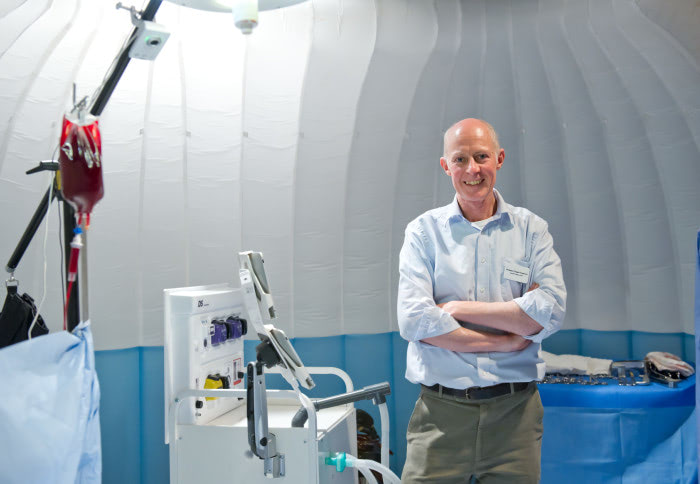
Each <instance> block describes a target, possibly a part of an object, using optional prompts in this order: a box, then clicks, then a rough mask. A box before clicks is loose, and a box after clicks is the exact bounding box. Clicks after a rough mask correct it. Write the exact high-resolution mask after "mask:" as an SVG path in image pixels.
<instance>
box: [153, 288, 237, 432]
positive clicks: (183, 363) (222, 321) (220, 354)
mask: <svg viewBox="0 0 700 484" xmlns="http://www.w3.org/2000/svg"><path fill="white" fill-rule="evenodd" d="M164 292H165V328H164V329H165V347H164V358H165V405H166V412H165V414H166V417H167V415H168V407H169V405H170V403H171V402H172V399H174V398H175V397H176V396H177V395H178V393H179V392H182V391H184V390H188V389H218V388H221V389H227V388H240V389H243V386H244V384H243V373H244V372H245V368H244V364H243V339H244V336H245V335H246V334H247V333H248V321H247V318H246V315H245V314H244V308H243V303H242V299H241V294H240V289H237V288H233V287H231V286H229V285H228V284H220V285H214V286H197V287H186V288H177V289H166V290H165V291H164ZM241 404H242V402H241V401H239V400H238V399H235V398H215V397H207V398H198V399H191V401H188V402H186V403H183V404H182V405H180V410H179V412H180V414H179V415H178V422H179V423H180V424H205V423H207V422H210V421H211V420H213V419H214V418H216V417H218V416H220V415H222V414H224V413H226V412H228V411H230V410H233V409H234V408H236V407H237V406H239V405H241ZM166 428H167V421H166Z"/></svg>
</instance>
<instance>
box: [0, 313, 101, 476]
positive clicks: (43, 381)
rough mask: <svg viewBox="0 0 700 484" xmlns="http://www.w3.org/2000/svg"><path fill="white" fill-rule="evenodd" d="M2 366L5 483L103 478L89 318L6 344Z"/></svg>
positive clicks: (1, 468) (1, 467) (0, 454)
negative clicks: (71, 326)
mask: <svg viewBox="0 0 700 484" xmlns="http://www.w3.org/2000/svg"><path fill="white" fill-rule="evenodd" d="M0 368H1V369H2V371H0V396H1V398H0V435H1V436H2V438H1V439H0V482H2V483H7V484H10V483H43V482H52V483H61V484H62V483H65V484H68V483H71V484H72V483H85V484H87V483H99V482H101V474H102V457H101V447H100V422H99V403H100V388H99V383H98V381H97V374H96V373H95V356H94V350H93V343H92V333H91V332H90V323H89V322H83V323H81V324H80V325H79V326H78V327H77V328H76V329H75V331H74V333H72V334H71V333H67V332H65V331H63V332H60V333H54V334H49V335H46V336H42V337H41V338H34V339H31V340H29V341H24V342H22V343H17V344H15V345H12V346H8V347H7V348H3V349H2V350H0Z"/></svg>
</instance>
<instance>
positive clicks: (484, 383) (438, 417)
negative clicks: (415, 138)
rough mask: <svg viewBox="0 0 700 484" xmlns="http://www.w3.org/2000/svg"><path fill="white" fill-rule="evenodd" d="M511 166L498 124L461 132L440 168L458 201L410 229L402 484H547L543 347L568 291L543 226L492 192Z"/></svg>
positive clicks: (404, 277)
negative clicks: (412, 390)
mask: <svg viewBox="0 0 700 484" xmlns="http://www.w3.org/2000/svg"><path fill="white" fill-rule="evenodd" d="M504 159H505V151H504V150H503V149H502V148H501V147H500V145H499V143H498V136H497V134H496V132H495V130H494V129H493V127H492V126H491V125H490V124H488V123H487V122H485V121H482V120H478V119H465V120H462V121H460V122H458V123H456V124H454V125H453V126H452V127H450V129H448V130H447V132H446V133H445V143H444V154H443V157H442V158H440V165H441V166H442V168H443V170H444V171H445V173H446V174H447V175H448V176H449V177H451V179H452V185H453V187H454V189H455V198H454V200H453V202H452V203H451V204H449V205H447V206H445V207H441V208H437V209H434V210H430V211H428V212H426V213H424V214H423V215H421V216H419V217H418V218H416V219H415V220H413V221H412V222H411V223H409V224H408V227H407V228H406V235H405V239H404V244H403V247H402V249H401V256H400V261H399V273H400V279H399V294H398V322H399V329H400V331H401V336H402V337H403V338H405V339H406V340H408V341H409V344H408V351H407V365H406V378H407V379H408V380H410V381H411V382H413V383H417V384H420V385H421V393H420V396H419V398H418V401H417V402H416V406H415V408H414V411H413V415H412V416H411V420H410V422H409V424H408V431H407V434H406V437H407V443H408V450H407V455H406V464H405V466H404V472H403V476H402V482H404V483H417V482H431V483H465V482H478V483H486V484H491V483H536V482H538V481H539V477H540V448H541V440H542V415H543V409H542V403H541V401H540V397H539V393H538V391H537V386H536V384H535V381H537V380H540V379H542V377H544V372H545V366H544V362H543V361H542V360H541V359H540V358H539V351H540V343H541V341H542V340H543V339H544V338H546V337H547V336H549V335H551V334H553V333H554V332H556V331H557V330H558V329H559V328H560V327H561V324H562V321H563V319H564V313H565V307H566V289H565V287H564V280H563V277H562V271H561V261H560V259H559V256H557V254H556V252H555V251H554V247H553V241H552V237H551V235H550V234H549V231H548V227H547V223H546V222H545V221H544V220H542V219H541V218H540V217H538V216H537V215H535V214H533V213H532V212H530V211H529V210H527V209H524V208H520V207H513V206H511V205H509V204H507V203H506V202H505V201H504V200H503V197H502V196H501V195H500V194H499V193H498V191H497V190H495V188H494V186H495V184H496V174H497V172H498V171H499V170H500V169H501V168H502V167H503V162H504Z"/></svg>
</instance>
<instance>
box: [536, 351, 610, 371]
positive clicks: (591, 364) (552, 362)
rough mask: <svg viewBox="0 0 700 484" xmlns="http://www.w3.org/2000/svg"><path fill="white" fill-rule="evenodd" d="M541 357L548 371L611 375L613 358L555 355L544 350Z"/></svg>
mask: <svg viewBox="0 0 700 484" xmlns="http://www.w3.org/2000/svg"><path fill="white" fill-rule="evenodd" d="M541 357H542V359H543V360H544V362H545V364H546V365H547V373H561V374H562V375H610V364H611V363H612V360H606V359H602V358H592V357H590V356H579V355H555V354H553V353H548V352H547V351H542V352H541Z"/></svg>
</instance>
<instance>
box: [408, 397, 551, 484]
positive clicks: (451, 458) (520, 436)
mask: <svg viewBox="0 0 700 484" xmlns="http://www.w3.org/2000/svg"><path fill="white" fill-rule="evenodd" d="M542 416H543V408H542V402H541V400H540V394H539V392H538V391H537V385H536V384H535V383H530V386H529V387H528V388H527V389H525V390H523V391H520V392H516V393H513V394H509V395H503V396H500V397H495V398H490V399H485V400H468V399H466V398H459V397H453V396H449V395H442V396H439V395H438V393H437V392H434V391H432V390H427V389H425V388H421V394H420V396H419V397H418V401H417V402H416V406H415V408H414V409H413V415H411V420H410V421H409V423H408V431H407V432H406V440H407V442H408V450H407V453H406V464H405V466H404V469H403V475H402V476H401V482H402V483H404V484H412V483H419V482H430V483H441V484H443V483H444V484H447V483H450V484H452V483H455V484H456V483H460V484H461V483H472V482H477V483H479V484H496V483H508V484H517V483H523V484H525V483H527V484H530V483H537V482H539V480H540V449H541V445H542Z"/></svg>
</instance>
